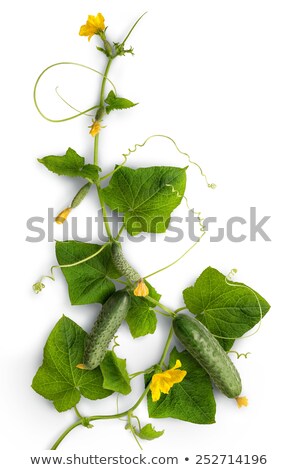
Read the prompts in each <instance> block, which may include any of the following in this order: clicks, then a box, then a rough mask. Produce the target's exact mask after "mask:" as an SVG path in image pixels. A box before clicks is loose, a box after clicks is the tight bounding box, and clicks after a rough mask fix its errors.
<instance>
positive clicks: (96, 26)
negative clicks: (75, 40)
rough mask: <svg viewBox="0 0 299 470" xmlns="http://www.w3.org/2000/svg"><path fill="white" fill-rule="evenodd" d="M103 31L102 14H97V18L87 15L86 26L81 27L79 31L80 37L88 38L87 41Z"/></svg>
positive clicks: (103, 19)
mask: <svg viewBox="0 0 299 470" xmlns="http://www.w3.org/2000/svg"><path fill="white" fill-rule="evenodd" d="M104 30H105V18H104V17H103V15H102V13H98V14H97V16H92V15H89V16H88V18H87V21H86V24H84V25H82V26H81V28H80V31H79V35H80V36H88V41H90V39H91V38H92V36H94V35H95V34H99V32H101V31H104Z"/></svg>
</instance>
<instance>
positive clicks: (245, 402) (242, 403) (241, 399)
mask: <svg viewBox="0 0 299 470" xmlns="http://www.w3.org/2000/svg"><path fill="white" fill-rule="evenodd" d="M236 402H237V405H238V408H241V407H242V406H248V398H247V397H237V398H236Z"/></svg>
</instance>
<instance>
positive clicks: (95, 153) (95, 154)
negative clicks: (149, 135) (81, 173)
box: [93, 57, 113, 240]
mask: <svg viewBox="0 0 299 470" xmlns="http://www.w3.org/2000/svg"><path fill="white" fill-rule="evenodd" d="M112 60H113V57H110V58H109V59H108V62H107V65H106V68H105V72H104V75H103V79H102V84H101V91H100V102H99V108H102V107H103V106H104V99H105V86H106V82H107V79H108V73H109V70H110V67H111V63H112ZM93 163H94V165H97V166H98V165H99V134H97V135H96V136H95V138H94V149H93ZM97 191H98V196H99V201H100V205H101V209H102V213H103V221H104V225H105V229H106V232H107V235H108V237H109V239H110V240H113V236H112V233H111V230H110V225H109V222H108V220H107V209H106V206H105V202H104V201H103V197H102V190H101V185H100V181H98V183H97Z"/></svg>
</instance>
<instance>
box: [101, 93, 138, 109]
mask: <svg viewBox="0 0 299 470" xmlns="http://www.w3.org/2000/svg"><path fill="white" fill-rule="evenodd" d="M105 103H106V104H107V105H108V106H107V107H106V113H107V114H109V113H110V112H111V111H114V110H115V109H127V108H132V107H133V106H136V105H137V104H138V103H133V102H132V101H130V100H127V99H126V98H120V97H119V96H116V95H115V93H114V91H112V90H111V91H110V92H109V94H108V96H107V98H106V99H105Z"/></svg>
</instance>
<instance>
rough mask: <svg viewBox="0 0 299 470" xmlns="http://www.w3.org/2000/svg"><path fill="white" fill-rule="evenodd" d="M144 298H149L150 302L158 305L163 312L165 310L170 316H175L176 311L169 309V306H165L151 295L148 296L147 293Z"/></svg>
mask: <svg viewBox="0 0 299 470" xmlns="http://www.w3.org/2000/svg"><path fill="white" fill-rule="evenodd" d="M143 279H144V278H143ZM145 298H146V299H147V300H149V301H150V302H153V304H155V305H157V306H158V307H160V308H161V309H162V310H164V311H165V312H167V313H168V314H169V315H170V316H171V317H175V315H176V313H175V312H174V311H173V310H171V309H170V308H168V307H166V305H163V304H161V302H158V300H156V299H153V297H150V296H149V295H147V296H146V297H145Z"/></svg>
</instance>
